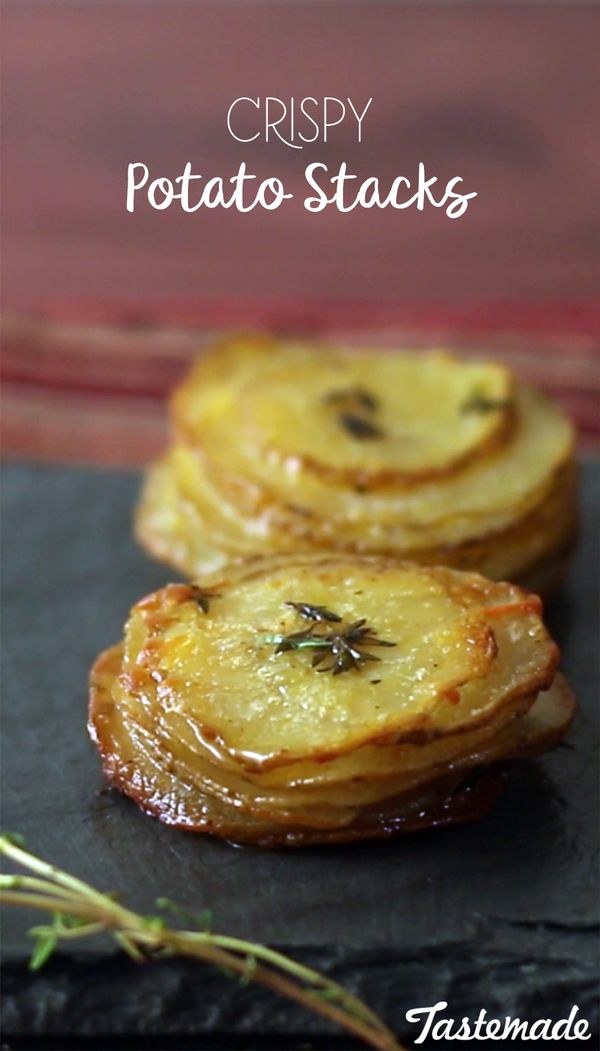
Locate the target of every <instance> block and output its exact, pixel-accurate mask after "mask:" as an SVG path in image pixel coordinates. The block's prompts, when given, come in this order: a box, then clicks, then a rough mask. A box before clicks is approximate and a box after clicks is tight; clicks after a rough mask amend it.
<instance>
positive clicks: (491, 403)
mask: <svg viewBox="0 0 600 1051" xmlns="http://www.w3.org/2000/svg"><path fill="white" fill-rule="evenodd" d="M509 405H510V401H509V400H508V399H507V398H488V396H487V395H486V394H483V393H482V391H480V390H474V391H472V392H471V394H470V395H469V397H468V398H467V399H466V400H465V401H464V402H463V403H462V405H461V407H460V411H461V413H462V414H463V415H464V414H465V413H469V412H479V413H487V412H499V411H500V410H501V409H507V408H508V407H509Z"/></svg>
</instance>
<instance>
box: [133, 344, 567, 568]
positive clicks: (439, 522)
mask: <svg viewBox="0 0 600 1051" xmlns="http://www.w3.org/2000/svg"><path fill="white" fill-rule="evenodd" d="M171 414H172V425H173V432H174V442H173V445H172V447H171V449H170V450H169V452H168V453H167V455H166V456H165V458H164V459H163V460H162V461H161V462H160V463H159V464H158V465H156V466H155V467H154V468H153V469H152V470H151V472H150V474H149V477H148V480H147V483H146V486H145V489H144V492H143V494H142V499H141V502H140V506H139V509H138V513H137V517H136V532H137V535H138V537H139V539H140V540H141V542H142V543H143V544H144V545H145V546H146V547H147V548H148V549H149V550H150V551H151V552H152V553H153V554H155V555H156V556H157V557H159V558H161V559H163V560H165V561H167V562H169V563H170V564H172V565H175V566H177V568H179V569H181V570H182V571H183V572H184V573H186V574H188V575H190V576H194V575H204V574H206V573H207V572H212V571H213V570H218V569H219V568H220V567H223V566H225V565H227V563H228V562H229V561H230V560H231V559H233V558H236V557H246V556H248V555H251V554H264V555H267V554H270V553H280V552H281V553H284V552H294V551H306V552H309V551H329V552H352V553H373V554H383V555H393V556H396V557H400V558H410V559H411V560H413V561H417V562H420V563H423V564H430V565H431V564H444V565H451V566H456V567H457V568H461V569H475V570H477V571H479V572H482V573H484V574H486V575H489V576H491V577H492V578H494V579H503V578H512V579H518V580H519V581H521V582H522V581H527V580H528V579H535V583H536V585H539V584H540V583H541V584H542V586H543V585H544V582H545V580H546V579H548V581H549V580H550V576H551V573H552V570H556V567H557V563H560V561H561V560H562V559H563V556H564V554H565V552H566V551H567V550H568V548H569V545H570V543H571V541H572V538H573V534H574V529H575V491H576V471H575V466H574V461H573V432H572V428H571V426H570V424H569V423H568V421H567V420H566V419H565V418H564V416H563V415H562V414H561V413H560V411H559V410H558V409H557V408H556V407H555V406H554V405H553V404H552V403H550V402H549V401H548V400H547V399H546V398H544V397H543V396H542V395H541V394H539V393H538V392H537V391H535V390H532V389H530V388H528V387H526V386H524V385H522V384H518V383H516V382H515V381H514V379H513V378H512V377H511V375H510V374H509V373H508V371H507V370H506V369H505V368H503V367H501V366H498V365H494V364H481V363H473V362H461V361H459V360H457V359H454V358H452V357H451V356H450V355H448V354H445V353H442V352H419V353H416V352H415V353H412V354H409V353H402V354H399V353H398V354H394V353H386V352H382V351H369V352H359V351H343V350H332V349H326V348H320V347H315V346H307V345H303V344H297V343H291V344H281V345H280V344H277V343H274V342H273V341H269V340H259V339H239V340H237V341H236V340H234V341H231V342H230V343H228V344H225V345H223V346H221V347H219V348H215V350H214V351H213V352H211V353H209V354H208V355H207V356H206V357H205V358H203V359H202V360H201V361H200V362H199V363H198V364H197V365H196V366H195V368H194V369H193V370H192V372H191V374H190V376H189V378H188V379H187V380H186V381H185V382H184V383H183V385H182V386H181V387H180V388H179V390H177V391H176V392H175V394H174V396H173V399H172V402H171ZM540 569H542V570H543V572H541V573H540ZM532 573H535V577H533V578H531V577H530V575H531V574H532Z"/></svg>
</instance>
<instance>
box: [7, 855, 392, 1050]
mask: <svg viewBox="0 0 600 1051" xmlns="http://www.w3.org/2000/svg"><path fill="white" fill-rule="evenodd" d="M17 839H20V837H12V836H7V835H4V836H0V854H3V855H4V856H6V857H8V858H9V859H10V860H11V861H12V862H15V863H16V864H17V865H20V866H21V867H22V868H24V869H26V870H28V871H29V872H33V873H34V874H35V875H33V876H30V875H8V874H4V873H3V874H1V875H0V901H1V902H4V903H5V904H7V905H16V906H25V907H29V908H37V909H41V910H42V911H45V912H49V913H50V915H51V917H52V919H51V921H50V923H48V924H44V925H41V926H38V927H34V928H32V929H31V930H30V931H29V934H30V935H31V936H32V937H33V938H34V939H35V946H34V949H33V953H32V956H31V960H30V968H31V969H32V970H38V969H39V968H40V967H42V966H43V965H44V963H46V961H47V960H48V958H49V957H50V956H51V954H52V953H53V951H54V949H55V948H56V946H57V945H58V944H59V943H61V942H69V941H73V940H76V939H78V938H86V937H89V936H91V935H96V934H102V933H108V934H110V935H112V937H113V938H114V939H115V941H116V942H117V944H118V945H119V947H120V948H121V949H123V950H124V951H125V952H126V953H127V954H128V956H130V957H131V958H132V959H133V960H135V961H136V962H137V963H147V962H149V961H152V960H157V959H164V958H166V957H172V956H187V957H192V958H194V959H198V960H203V961H204V962H206V963H209V964H212V965H214V966H216V967H218V968H219V969H220V970H224V971H226V972H227V973H233V975H234V976H238V977H239V979H240V981H241V982H242V983H248V982H251V981H254V982H258V983H259V984H261V985H264V986H266V987H267V988H268V989H271V990H272V991H273V992H275V993H278V994H280V995H282V996H284V997H287V998H288V999H290V1000H293V1001H295V1002H296V1003H298V1004H300V1005H302V1006H303V1007H305V1008H307V1009H308V1010H309V1011H312V1012H314V1013H315V1014H318V1015H321V1016H322V1017H323V1018H326V1019H328V1020H329V1021H331V1022H334V1023H336V1024H338V1025H340V1026H341V1027H342V1028H343V1029H345V1030H346V1031H347V1032H349V1033H352V1034H353V1035H354V1036H356V1037H359V1038H361V1039H362V1040H364V1042H365V1043H366V1044H367V1045H369V1046H370V1047H374V1048H377V1049H378V1051H403V1048H402V1047H401V1045H400V1044H399V1043H398V1042H397V1040H396V1038H395V1036H394V1034H393V1033H392V1032H391V1031H390V1030H389V1029H388V1028H387V1027H386V1026H385V1025H384V1023H383V1022H382V1021H381V1019H380V1018H378V1016H377V1015H376V1014H374V1013H373V1011H371V1010H370V1009H369V1008H368V1007H367V1006H366V1004H364V1003H363V1002H362V1001H361V1000H359V999H357V997H355V996H354V995H353V994H352V993H350V992H349V991H348V990H347V989H344V988H343V986H341V985H338V984H337V982H334V981H332V980H331V979H330V978H327V977H326V976H325V975H323V974H320V973H319V972H318V971H314V970H313V969H312V968H310V967H305V966H304V964H300V963H298V962H296V961H295V960H291V959H290V958H289V957H288V956H284V955H283V954H282V953H279V952H276V951H275V950H274V949H270V948H269V947H268V946H266V945H262V944H260V943H256V942H249V941H244V940H243V939H241V938H233V937H229V936H228V935H223V934H215V933H214V932H212V931H211V930H209V929H208V924H207V925H206V926H204V923H205V920H204V917H203V915H202V914H201V915H200V916H198V922H199V924H200V928H201V929H187V930H176V929H173V928H171V927H169V926H168V924H167V922H166V919H165V918H164V917H163V916H161V915H159V916H143V915H140V914H139V913H136V912H133V911H132V910H131V909H127V908H125V906H123V905H121V904H120V903H119V901H118V900H117V898H116V896H114V895H111V894H103V893H101V892H100V891H98V890H96V889H95V888H94V887H92V886H90V884H89V883H85V882H83V880H80V879H77V878H76V877H74V876H71V875H70V874H69V873H67V872H64V871H63V870H62V869H59V868H57V867H56V866H54V865H50V864H49V863H48V862H46V861H44V860H42V858H38V857H36V856H35V855H34V854H31V853H29V851H27V850H25V849H24V847H23V846H22V845H20V843H19V842H18V841H17ZM157 906H158V907H159V908H162V909H163V910H165V909H168V910H170V911H171V912H172V911H178V907H177V906H175V905H174V904H173V902H171V901H170V900H169V899H164V898H163V899H161V898H159V899H158V901H157ZM184 915H186V914H184ZM189 918H192V917H189ZM186 919H188V915H186Z"/></svg>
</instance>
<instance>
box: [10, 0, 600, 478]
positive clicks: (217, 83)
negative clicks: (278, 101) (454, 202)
mask: <svg viewBox="0 0 600 1051" xmlns="http://www.w3.org/2000/svg"><path fill="white" fill-rule="evenodd" d="M599 40H600V6H598V5H596V4H591V3H590V4H583V3H576V2H574V3H562V4H561V3H543V2H540V3H492V2H480V3H452V2H443V3H442V2H440V3H435V2H431V3H429V2H422V3H401V2H387V3H386V2H380V0H372V2H367V0H364V2H357V0H354V2H347V0H344V2H342V0H328V2H323V0H312V2H307V0H288V2H282V3H275V2H268V0H261V2H258V0H209V2H202V0H198V2H190V0H187V2H184V0H162V2H161V0H115V2H112V0H67V2H61V3H57V2H41V0H6V2H5V4H4V8H3V43H2V50H3V55H2V57H3V63H2V78H3V97H4V104H3V117H4V122H3V130H2V168H3V195H2V211H3V254H2V263H3V310H4V313H5V315H6V318H7V319H6V321H5V330H4V331H5V335H4V341H3V344H4V347H3V349H4V353H3V369H4V398H5V407H4V414H3V437H4V449H5V451H6V452H8V453H16V454H20V455H26V456H37V457H39V456H43V457H45V458H49V459H68V460H84V461H89V460H97V461H99V462H110V463H139V462H142V461H143V460H145V459H147V458H148V456H150V455H152V454H153V453H154V452H155V451H156V449H157V448H158V447H159V445H160V443H161V442H162V440H163V434H164V422H163V415H162V413H161V406H162V404H163V401H164V396H165V393H166V390H167V389H168V387H169V385H170V384H171V383H172V382H174V381H175V380H176V378H177V377H178V376H179V375H180V374H181V371H182V370H183V369H184V368H185V366H186V363H187V362H188V361H189V358H190V357H191V356H193V354H194V353H195V352H196V350H197V349H200V348H201V347H202V346H203V345H205V344H206V342H207V340H208V339H210V338H211V337H212V335H213V334H214V333H215V332H216V331H221V330H223V329H224V328H227V327H230V326H231V325H236V326H239V325H241V324H254V325H260V326H261V327H265V326H266V327H271V328H273V327H274V328H277V329H280V330H281V329H283V330H286V331H289V330H298V329H301V330H303V331H310V332H313V333H316V334H317V335H319V336H324V337H325V338H330V339H336V338H344V339H350V340H352V339H354V340H356V339H357V338H361V333H363V334H364V336H365V338H366V337H367V336H368V338H369V339H371V340H373V341H383V342H386V343H390V342H392V343H395V342H397V343H405V342H411V341H415V340H417V341H418V342H419V343H424V342H429V341H436V342H440V341H446V342H449V343H451V344H452V345H454V346H458V347H459V348H463V347H464V348H466V349H467V350H469V349H470V350H478V349H483V350H487V351H488V352H491V353H493V354H494V355H496V356H499V357H503V358H505V359H506V360H508V361H510V362H511V363H513V364H515V365H516V367H517V368H518V369H519V371H520V372H521V373H522V374H523V375H525V376H528V377H532V378H534V379H535V380H536V381H537V382H540V383H542V385H544V386H546V387H547V389H549V390H550V392H551V393H552V394H554V395H556V396H558V397H561V398H562V400H563V402H564V404H565V406H566V408H567V409H568V410H569V411H570V412H571V413H572V414H573V415H574V417H575V418H576V419H577V420H578V422H579V424H580V428H581V431H582V435H583V437H584V439H585V440H586V441H587V444H588V447H592V446H593V445H594V444H595V443H596V442H597V440H598V429H599V428H598V402H597V395H598V387H599V383H600V378H599V374H598V333H599V328H600V323H599V315H598V307H597V304H598V303H599V302H600V296H599V290H600V196H599V192H598V189H599V186H600V136H599V135H598V118H599V115H600V65H599V63H598V60H597V54H598V42H599ZM240 95H248V96H261V97H264V96H265V95H272V96H278V97H281V98H289V97H290V96H295V97H296V98H302V97H304V96H308V95H311V96H316V97H322V96H323V95H331V96H337V97H345V96H351V97H352V98H353V99H354V100H356V102H357V103H360V102H361V101H364V100H366V98H368V97H370V96H372V97H373V103H372V105H371V108H370V110H369V113H368V115H367V117H366V118H365V123H364V138H363V142H362V144H360V145H358V144H357V142H356V141H355V135H354V134H353V133H352V131H351V130H350V128H348V129H347V130H344V129H343V128H342V127H340V129H337V130H335V131H334V132H333V135H332V139H331V141H330V142H329V143H328V144H326V145H324V144H323V143H320V144H318V145H316V146H313V147H310V148H306V149H304V150H301V151H300V150H291V149H288V148H286V147H285V146H284V145H282V144H281V143H278V142H273V143H271V144H269V145H266V144H265V143H264V142H256V143H252V144H248V145H242V144H240V143H237V142H235V141H234V140H233V139H232V138H231V137H230V136H229V134H228V132H227V129H226V124H225V114H226V110H227V107H228V105H229V103H230V102H231V101H232V100H233V99H234V98H236V97H238V96H240ZM134 160H142V161H144V162H145V163H147V164H148V165H149V167H150V168H151V170H152V173H153V175H167V176H169V177H171V178H174V177H175V176H177V175H178V174H180V172H181V170H182V168H183V166H184V164H185V162H186V161H188V160H189V161H191V162H192V164H193V167H194V170H195V171H198V172H203V173H204V174H206V175H208V176H212V175H222V176H226V177H229V176H231V175H232V174H233V173H234V172H235V171H236V170H237V168H238V165H239V163H240V161H242V160H245V161H246V163H247V165H248V168H249V170H251V171H253V172H254V173H256V175H257V176H259V178H264V177H266V176H269V175H275V174H276V175H280V176H281V177H282V178H283V179H284V180H285V182H286V185H287V186H288V187H289V188H290V189H291V190H293V192H294V193H295V195H296V197H295V200H294V201H291V202H286V205H285V206H283V207H282V208H280V209H279V210H278V211H276V212H271V213H269V212H265V211H262V210H258V209H257V210H255V211H254V212H252V213H250V214H247V215H240V214H239V213H237V212H233V211H231V212H226V211H222V210H215V211H211V212H209V211H205V210H201V211H200V212H198V213H195V214H193V215H185V214H181V213H180V212H178V211H175V210H173V209H171V210H169V211H166V212H156V211H152V210H151V209H150V208H149V207H145V208H141V209H140V210H139V211H137V210H136V212H135V214H134V215H130V214H128V213H127V212H126V210H125V182H126V168H127V164H128V162H130V161H134ZM313 160H322V161H324V162H325V163H327V165H328V166H329V167H330V168H331V169H332V170H336V169H337V167H338V165H339V163H340V161H341V160H346V161H347V163H348V165H349V166H350V168H351V170H352V171H354V172H356V173H357V174H358V175H359V176H360V177H361V178H365V177H367V176H369V175H377V176H379V177H380V179H381V180H382V183H383V184H386V183H387V182H390V181H391V179H392V178H393V177H394V176H395V175H397V174H405V175H407V176H408V177H414V174H415V172H416V168H417V165H418V162H419V161H423V162H424V163H425V165H426V167H427V171H428V173H431V174H436V175H438V176H439V178H440V180H441V181H442V183H445V181H446V180H447V179H448V178H450V177H452V176H454V175H461V176H462V177H463V178H464V180H465V187H466V188H467V189H468V190H471V189H474V190H476V191H477V193H478V195H479V196H478V197H477V199H476V200H475V201H473V202H472V203H471V205H470V207H469V210H468V212H467V213H466V214H465V215H464V216H463V217H462V218H460V219H458V220H455V221H451V220H449V219H448V218H447V217H446V216H445V215H444V214H443V211H441V210H440V211H433V210H425V211H424V212H423V213H419V212H417V211H415V210H413V209H410V210H407V211H401V212H393V211H390V210H386V211H377V210H370V211H361V210H355V211H353V212H351V213H350V214H348V215H340V214H339V213H337V212H336V211H334V210H332V209H328V210H326V211H325V212H322V213H320V214H319V215H310V214H309V213H307V212H306V211H305V210H304V209H303V208H302V198H303V197H304V192H303V188H304V183H303V172H304V168H305V166H306V164H308V163H309V162H310V161H313ZM594 303H596V306H595V305H594Z"/></svg>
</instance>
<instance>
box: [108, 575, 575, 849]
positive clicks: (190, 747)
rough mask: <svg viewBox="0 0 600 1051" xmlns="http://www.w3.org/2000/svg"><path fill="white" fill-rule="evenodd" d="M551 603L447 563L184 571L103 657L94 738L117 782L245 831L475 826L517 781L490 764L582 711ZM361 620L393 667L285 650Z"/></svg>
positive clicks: (195, 820)
mask: <svg viewBox="0 0 600 1051" xmlns="http://www.w3.org/2000/svg"><path fill="white" fill-rule="evenodd" d="M291 597H293V598H294V602H295V603H296V605H295V606H292V607H291V608H290V601H291ZM325 599H327V603H325V601H324V600H325ZM298 603H300V608H301V609H304V608H305V606H306V603H309V606H308V610H309V614H308V616H309V621H310V624H311V627H310V629H309V631H308V635H307V632H306V630H304V629H303V625H306V617H305V613H303V612H299V611H298V608H297V605H298ZM315 610H316V611H323V610H324V611H325V614H327V616H326V617H325V619H321V620H318V622H317V627H315V626H314V621H313V620H310V618H312V617H314V611H315ZM333 611H338V612H336V614H335V618H333V619H332V617H333ZM540 611H541V605H540V602H539V600H538V599H537V598H536V597H535V596H533V595H531V594H529V593H527V592H524V591H523V590H522V589H520V588H517V587H515V586H514V585H508V584H493V583H491V582H490V581H487V580H485V579H484V578H482V577H480V576H477V575H475V574H462V573H458V572H456V571H453V570H450V569H447V568H438V569H432V568H425V567H419V566H416V565H412V564H408V563H398V562H396V561H394V560H381V559H376V558H369V557H365V556H363V557H362V558H355V559H350V558H349V557H348V556H333V557H332V556H324V555H313V556H299V555H298V556H293V557H288V558H284V557H278V558H270V559H266V560H260V559H255V560H254V561H252V562H248V563H240V564H238V565H237V566H231V567H230V574H229V577H228V579H223V580H221V581H220V582H219V584H218V585H216V584H215V582H214V581H212V582H210V583H209V582H207V583H203V584H202V585H201V586H200V585H186V584H177V585H169V586H168V587H166V588H164V589H162V590H161V591H159V592H156V593H155V594H153V595H150V596H147V597H146V598H145V599H142V600H141V601H140V602H139V603H137V604H136V606H134V608H133V610H132V612H131V616H130V619H129V621H128V623H127V626H126V633H125V640H124V643H123V644H122V645H119V646H115V647H113V648H112V649H110V650H108V651H106V652H105V653H104V654H101V656H100V657H99V658H98V660H97V662H96V664H95V665H94V668H93V670H92V677H91V695H90V718H89V727H90V733H91V735H92V737H93V739H94V741H95V742H96V744H97V745H98V748H99V751H100V754H101V757H102V762H103V768H104V772H105V775H106V777H107V780H108V781H109V782H110V783H111V784H113V785H115V787H117V788H119V789H120V790H121V791H123V792H124V793H125V794H126V795H129V796H131V797H132V798H133V799H135V800H136V802H137V803H138V804H139V805H140V806H141V807H142V808H143V809H144V810H147V811H148V812H149V813H152V814H154V815H156V816H158V817H160V819H161V820H162V821H164V822H166V823H167V824H172V825H175V826H177V827H181V828H188V829H190V830H195V831H207V832H211V833H214V834H216V835H221V836H223V837H224V838H226V839H232V840H235V841H237V842H250V843H259V844H261V845H271V846H275V845H303V844H310V843H317V842H323V843H325V842H344V841H349V840H355V839H360V838H370V837H374V836H388V835H392V834H395V833H397V832H403V831H412V830H414V829H416V828H424V827H429V826H431V825H437V824H446V823H451V822H454V821H462V820H468V819H469V818H471V817H475V816H479V815H480V814H481V813H483V811H484V810H485V808H486V807H487V805H488V804H489V802H490V801H491V798H492V795H493V791H492V790H493V787H494V785H496V784H497V780H496V779H495V778H492V779H490V777H489V776H488V774H486V775H485V776H484V777H482V778H481V779H479V775H477V778H476V779H475V780H474V779H473V778H474V772H477V771H482V770H487V769H488V768H490V767H491V766H493V765H494V764H497V763H498V762H500V761H502V760H505V759H507V758H510V757H511V756H516V755H524V754H529V753H531V752H536V751H538V750H543V749H544V748H546V747H551V746H552V745H553V744H554V743H556V741H557V740H559V739H560V737H561V736H562V734H563V733H564V732H565V730H566V728H567V726H568V723H569V722H570V719H571V717H572V713H573V700H572V697H571V695H570V693H569V691H568V688H567V687H566V684H565V683H564V680H562V679H561V677H560V676H558V677H555V669H556V663H557V659H558V651H557V648H556V646H555V644H554V643H553V642H552V640H551V639H550V638H549V636H548V634H547V632H546V630H545V628H544V626H543V624H542V621H541V618H540ZM361 615H366V616H367V618H368V624H369V626H370V625H371V621H372V623H373V627H372V628H371V627H369V638H370V639H371V642H370V643H369V646H370V647H371V648H372V649H373V648H376V647H377V645H378V640H379V639H381V640H383V641H382V645H383V646H384V648H382V649H379V650H378V652H377V656H378V657H379V658H380V659H379V661H378V663H375V664H373V663H369V661H370V658H369V657H363V651H360V650H359V653H358V663H356V662H352V661H350V663H346V664H345V665H344V666H343V668H342V669H341V671H342V674H336V675H334V674H332V673H331V667H330V668H329V670H327V671H326V672H325V674H322V675H320V674H319V669H318V667H317V668H315V667H312V666H311V659H310V658H311V653H310V651H309V652H308V653H305V652H304V651H303V649H302V647H300V648H299V649H296V646H295V643H294V645H292V646H291V647H287V648H284V649H283V651H282V652H279V648H280V647H279V642H278V641H277V640H281V639H282V638H283V639H287V638H290V639H292V640H296V639H297V638H298V635H300V636H301V642H302V645H305V640H306V638H307V637H308V639H309V644H312V643H313V642H314V641H315V639H316V640H317V642H319V644H320V645H322V640H323V639H328V638H334V639H338V638H339V637H340V633H343V631H345V630H347V626H348V625H349V624H356V623H357V621H358V623H361V619H360V618H361ZM318 616H319V617H321V613H320V612H319V614H318ZM340 617H341V620H340V619H339V618H340ZM336 618H337V619H336ZM338 624H339V625H341V626H339V627H338ZM299 626H300V632H298V627H299ZM273 630H275V634H274V635H273ZM386 642H387V643H388V645H387V647H386V646H385V643H386ZM389 644H392V645H391V646H390V645H389ZM357 645H358V644H357ZM327 652H333V651H327ZM320 660H321V658H319V661H320ZM327 660H329V657H327ZM313 663H314V662H313ZM374 675H375V678H373V676H374ZM374 686H375V687H376V689H375V690H374V689H373V687H374ZM540 690H542V691H544V690H548V692H547V693H543V692H542V693H540V692H539V691H540Z"/></svg>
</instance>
